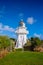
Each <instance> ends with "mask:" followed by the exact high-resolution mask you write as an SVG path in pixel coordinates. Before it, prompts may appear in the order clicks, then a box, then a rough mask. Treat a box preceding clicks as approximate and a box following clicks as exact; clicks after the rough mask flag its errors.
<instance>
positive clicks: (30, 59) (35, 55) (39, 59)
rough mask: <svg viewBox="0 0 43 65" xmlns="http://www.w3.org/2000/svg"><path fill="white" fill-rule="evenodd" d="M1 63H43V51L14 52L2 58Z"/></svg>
mask: <svg viewBox="0 0 43 65" xmlns="http://www.w3.org/2000/svg"><path fill="white" fill-rule="evenodd" d="M0 65H43V53H41V52H22V51H21V52H20V51H19V52H18V51H17V52H12V53H9V54H8V55H7V56H6V57H4V58H2V59H0Z"/></svg>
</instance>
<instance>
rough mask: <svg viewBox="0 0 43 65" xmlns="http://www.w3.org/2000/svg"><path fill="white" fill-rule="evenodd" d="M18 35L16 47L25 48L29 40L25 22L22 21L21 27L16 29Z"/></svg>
mask: <svg viewBox="0 0 43 65" xmlns="http://www.w3.org/2000/svg"><path fill="white" fill-rule="evenodd" d="M15 33H16V35H17V42H16V46H15V48H23V46H24V45H25V44H26V41H27V34H28V31H27V30H26V26H25V23H24V22H23V21H21V22H20V23H19V27H18V28H17V29H16V31H15Z"/></svg>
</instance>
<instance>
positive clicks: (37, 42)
mask: <svg viewBox="0 0 43 65" xmlns="http://www.w3.org/2000/svg"><path fill="white" fill-rule="evenodd" d="M30 41H31V49H32V50H33V49H34V48H35V47H36V46H39V45H40V44H41V40H40V39H39V38H38V37H35V38H33V37H31V39H30Z"/></svg>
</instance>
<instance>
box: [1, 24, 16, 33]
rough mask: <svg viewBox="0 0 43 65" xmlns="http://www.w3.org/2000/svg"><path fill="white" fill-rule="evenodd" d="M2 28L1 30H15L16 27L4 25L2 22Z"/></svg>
mask: <svg viewBox="0 0 43 65" xmlns="http://www.w3.org/2000/svg"><path fill="white" fill-rule="evenodd" d="M0 30H1V31H4V30H5V31H10V32H14V31H15V30H14V28H12V27H10V26H8V25H3V24H2V23H0Z"/></svg>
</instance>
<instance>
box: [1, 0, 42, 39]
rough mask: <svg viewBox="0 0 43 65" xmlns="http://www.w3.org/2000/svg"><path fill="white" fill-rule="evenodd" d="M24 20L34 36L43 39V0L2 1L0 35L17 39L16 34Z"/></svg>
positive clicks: (30, 33)
mask: <svg viewBox="0 0 43 65" xmlns="http://www.w3.org/2000/svg"><path fill="white" fill-rule="evenodd" d="M21 19H23V20H24V22H25V24H26V26H27V29H28V31H29V34H28V38H30V37H32V36H36V37H39V38H41V39H43V0H0V35H8V36H10V37H14V38H16V35H15V33H14V31H15V29H16V28H17V27H18V25H19V22H20V20H21Z"/></svg>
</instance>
